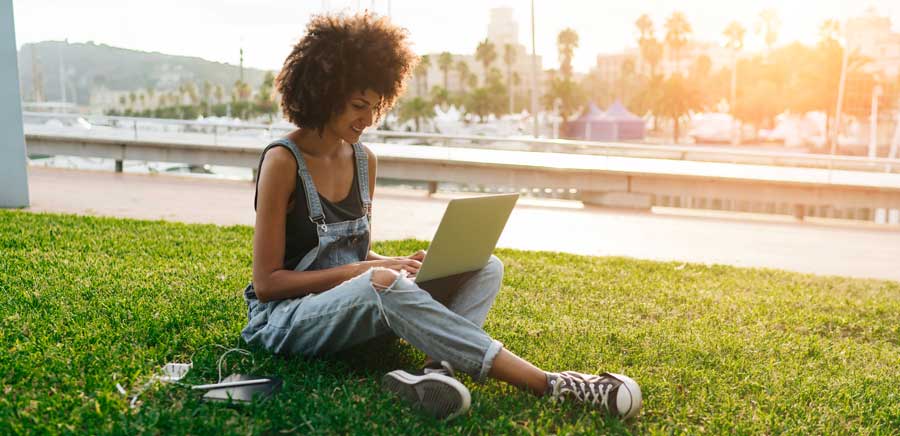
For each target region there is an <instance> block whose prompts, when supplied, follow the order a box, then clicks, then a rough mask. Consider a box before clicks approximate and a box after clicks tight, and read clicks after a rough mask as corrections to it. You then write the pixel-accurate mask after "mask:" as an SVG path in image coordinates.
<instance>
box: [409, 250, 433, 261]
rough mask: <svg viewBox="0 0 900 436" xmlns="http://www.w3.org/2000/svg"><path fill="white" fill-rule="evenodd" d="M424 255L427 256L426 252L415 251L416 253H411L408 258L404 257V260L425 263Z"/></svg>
mask: <svg viewBox="0 0 900 436" xmlns="http://www.w3.org/2000/svg"><path fill="white" fill-rule="evenodd" d="M426 254H428V252H427V251H425V250H419V251H417V252H415V253H413V254H410V255H409V256H406V257H405V258H406V259H413V260H418V261H419V262H424V261H425V255H426Z"/></svg>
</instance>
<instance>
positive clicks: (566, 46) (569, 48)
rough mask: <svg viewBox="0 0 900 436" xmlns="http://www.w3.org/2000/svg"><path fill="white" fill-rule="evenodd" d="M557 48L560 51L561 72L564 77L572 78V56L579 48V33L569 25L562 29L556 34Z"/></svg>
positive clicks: (566, 78)
mask: <svg viewBox="0 0 900 436" xmlns="http://www.w3.org/2000/svg"><path fill="white" fill-rule="evenodd" d="M556 48H557V50H558V51H559V72H560V74H562V76H563V79H565V80H568V79H571V78H572V58H573V57H574V56H575V49H576V48H578V33H576V32H575V31H574V30H572V29H571V28H568V27H567V28H565V29H563V30H562V31H560V32H559V35H557V36H556Z"/></svg>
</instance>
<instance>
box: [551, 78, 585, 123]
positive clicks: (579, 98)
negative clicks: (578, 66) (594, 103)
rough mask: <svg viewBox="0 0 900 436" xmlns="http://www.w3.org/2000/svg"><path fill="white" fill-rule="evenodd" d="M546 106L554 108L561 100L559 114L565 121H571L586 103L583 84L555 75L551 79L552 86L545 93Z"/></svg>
mask: <svg viewBox="0 0 900 436" xmlns="http://www.w3.org/2000/svg"><path fill="white" fill-rule="evenodd" d="M543 100H544V107H545V108H546V109H547V110H553V109H554V106H555V105H556V101H557V100H559V103H560V104H559V115H560V116H561V117H562V119H563V123H565V122H568V121H569V117H570V116H572V115H573V114H574V113H575V112H576V111H577V110H578V109H579V108H580V107H581V106H582V105H584V103H585V100H586V99H585V94H584V92H582V90H581V86H579V85H578V84H577V83H575V82H574V81H572V80H571V79H567V78H565V77H554V78H552V79H551V80H550V87H549V90H548V92H547V94H545V95H544V98H543Z"/></svg>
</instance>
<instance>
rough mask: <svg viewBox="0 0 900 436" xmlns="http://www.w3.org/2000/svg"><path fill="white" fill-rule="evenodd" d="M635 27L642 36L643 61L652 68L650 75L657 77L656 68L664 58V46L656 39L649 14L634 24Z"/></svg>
mask: <svg viewBox="0 0 900 436" xmlns="http://www.w3.org/2000/svg"><path fill="white" fill-rule="evenodd" d="M634 25H635V26H637V28H638V32H639V34H640V35H639V36H638V47H640V50H641V59H643V61H644V62H646V63H647V65H649V66H650V75H651V76H655V75H656V66H657V65H659V61H660V58H662V44H660V43H659V41H658V40H657V39H656V35H655V33H654V30H653V21H652V20H651V19H650V17H649V16H648V15H647V14H644V15H641V17H640V18H638V19H637V21H635V22H634ZM642 69H643V68H642Z"/></svg>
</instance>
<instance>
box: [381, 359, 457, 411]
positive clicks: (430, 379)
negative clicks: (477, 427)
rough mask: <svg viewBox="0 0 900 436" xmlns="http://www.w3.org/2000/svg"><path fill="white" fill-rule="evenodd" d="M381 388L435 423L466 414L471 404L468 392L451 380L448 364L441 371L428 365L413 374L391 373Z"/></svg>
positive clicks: (454, 380) (451, 373) (451, 370)
mask: <svg viewBox="0 0 900 436" xmlns="http://www.w3.org/2000/svg"><path fill="white" fill-rule="evenodd" d="M381 387H382V389H384V390H386V391H388V392H393V393H394V394H397V395H398V396H400V398H402V399H403V400H404V401H406V402H407V403H409V404H410V405H411V406H413V407H415V408H417V409H420V410H422V411H424V412H425V413H427V414H428V415H431V416H433V417H434V418H436V419H453V418H455V417H457V416H459V415H462V414H463V413H465V412H466V411H468V410H469V405H471V403H472V399H471V396H470V395H469V390H468V389H466V387H465V386H464V385H463V384H462V383H460V382H459V380H457V379H455V378H453V368H452V367H450V364H449V363H447V362H441V363H440V367H431V366H430V365H429V367H426V368H424V369H423V370H422V371H420V373H416V374H412V373H409V372H406V371H403V370H400V369H398V370H396V371H391V372H389V373H387V374H385V375H384V378H382V379H381Z"/></svg>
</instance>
